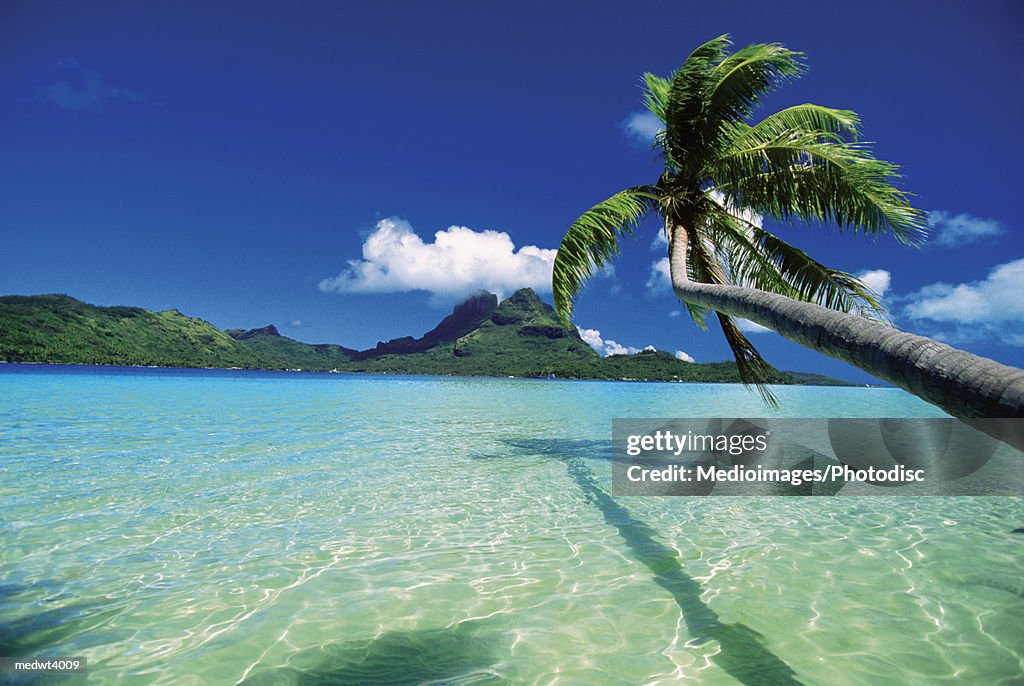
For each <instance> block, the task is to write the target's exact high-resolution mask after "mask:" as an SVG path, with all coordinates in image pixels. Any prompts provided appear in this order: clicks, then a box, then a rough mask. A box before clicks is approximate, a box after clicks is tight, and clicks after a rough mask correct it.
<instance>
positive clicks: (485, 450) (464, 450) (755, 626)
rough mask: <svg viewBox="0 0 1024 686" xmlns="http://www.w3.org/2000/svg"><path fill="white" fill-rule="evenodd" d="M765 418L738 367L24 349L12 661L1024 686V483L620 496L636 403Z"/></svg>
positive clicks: (909, 408)
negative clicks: (690, 379) (268, 364)
mask: <svg viewBox="0 0 1024 686" xmlns="http://www.w3.org/2000/svg"><path fill="white" fill-rule="evenodd" d="M778 395H779V398H780V400H781V402H782V410H781V411H780V412H779V415H780V416H792V417H820V416H834V417H840V416H847V417H928V416H941V415H940V413H939V412H938V410H936V409H934V408H932V407H931V406H929V405H927V404H925V403H923V402H921V401H918V400H916V399H915V398H912V397H910V396H908V395H907V394H905V393H903V392H901V391H898V390H893V389H870V388H821V387H782V388H779V389H778ZM765 415H766V411H765V409H764V407H763V406H762V405H761V404H760V401H759V400H758V399H757V397H756V395H752V394H749V393H747V392H746V391H744V390H743V389H742V388H741V387H738V386H730V385H698V384H641V383H606V382H567V381H530V380H506V379H458V378H443V379H436V378H415V377H384V376H362V375H317V374H288V373H256V372H228V371H185V370H176V371H170V370H144V369H131V370H124V369H102V368H53V367H29V366H23V365H17V366H15V365H0V475H2V479H0V534H2V538H3V542H4V543H3V548H2V552H0V655H76V656H85V657H87V658H88V661H89V673H88V675H87V677H72V678H70V679H58V680H55V682H56V683H76V682H85V683H90V684H115V683H117V684H237V683H244V684H250V685H263V684H320V683H325V684H326V683H333V684H415V683H444V684H503V683H517V684H581V685H587V684H641V683H649V684H668V683H679V682H682V683H693V684H709V685H711V684H737V683H741V684H766V685H767V684H771V685H775V684H808V685H810V684H829V685H836V684H850V685H860V684H887V685H888V684H895V685H899V684H908V685H909V684H944V683H945V684H954V683H956V684H961V683H978V684H981V683H985V684H1007V685H1008V684H1021V683H1024V681H1022V674H1024V630H1022V629H1021V622H1020V620H1021V617H1022V616H1024V581H1022V580H1021V576H1020V574H1019V566H1020V560H1021V557H1022V556H1021V553H1022V551H1024V536H1022V535H1020V534H1013V533H1011V532H1012V530H1013V529H1014V528H1017V527H1020V526H1024V503H1022V500H1021V499H1020V498H1009V497H974V498H966V497H963V498H953V497H924V498H911V497H894V498H893V497H890V498H863V497H849V498H847V497H836V498H782V497H775V498H655V497H632V498H625V497H615V498H613V497H612V496H610V495H609V492H610V481H611V467H610V463H609V455H610V431H611V420H612V418H616V417H715V416H732V417H743V416H750V417H756V416H765ZM7 678H8V679H10V680H11V681H12V682H14V683H32V682H31V681H29V680H27V679H26V680H23V681H18V680H15V679H14V678H13V677H7Z"/></svg>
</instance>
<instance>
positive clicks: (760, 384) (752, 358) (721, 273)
mask: <svg viewBox="0 0 1024 686" xmlns="http://www.w3.org/2000/svg"><path fill="white" fill-rule="evenodd" d="M689 246H690V250H689V253H690V254H689V260H688V262H687V267H688V269H687V271H688V273H689V275H690V278H691V279H693V280H695V281H698V282H701V283H715V284H719V285H725V284H727V283H728V275H727V274H726V273H725V270H724V268H723V265H722V263H721V262H720V261H719V259H718V256H717V255H716V254H715V252H714V250H715V246H714V245H713V244H712V242H711V240H710V237H709V236H707V235H706V234H704V233H703V232H693V233H692V234H691V236H690V242H689ZM715 314H716V315H717V316H718V323H719V326H721V328H722V333H723V334H725V341H726V343H728V344H729V349H730V350H732V354H733V357H734V358H735V360H736V369H737V371H738V372H739V375H740V381H742V382H743V385H744V386H748V387H749V386H754V387H755V388H756V389H757V392H758V393H759V394H760V396H761V399H762V400H763V401H764V402H765V403H766V404H767V405H770V406H772V407H775V406H776V405H777V404H778V401H777V400H776V398H775V395H774V394H773V393H772V392H771V390H770V389H769V388H768V387H767V386H766V385H765V384H767V383H768V382H769V381H771V380H772V372H774V371H775V370H774V368H773V367H772V366H771V365H770V364H768V362H766V361H765V359H764V358H763V357H761V353H759V352H758V351H757V348H755V347H754V344H753V343H751V342H750V341H749V340H748V339H747V337H746V336H744V335H743V332H741V331H740V330H739V327H737V326H736V323H735V322H734V321H733V320H732V318H731V317H729V316H727V315H724V314H722V313H721V312H716V313H715ZM691 316H692V311H691ZM695 319H696V318H695ZM698 323H699V324H702V325H703V318H702V319H701V321H699V322H698Z"/></svg>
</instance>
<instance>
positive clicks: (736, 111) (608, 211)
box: [552, 36, 926, 403]
mask: <svg viewBox="0 0 1024 686" xmlns="http://www.w3.org/2000/svg"><path fill="white" fill-rule="evenodd" d="M730 45H731V43H730V41H729V38H728V36H719V37H718V38H715V39H713V40H710V41H708V42H707V43H705V44H704V45H701V46H700V47H699V48H697V49H696V50H695V51H694V52H693V54H691V55H690V56H689V57H688V58H687V59H686V61H685V62H684V63H683V65H682V67H680V68H679V70H678V71H676V72H675V73H674V74H672V75H671V76H670V77H669V78H661V77H659V76H655V75H653V74H649V73H648V74H644V75H643V86H644V95H643V102H644V104H645V105H646V107H647V109H648V110H649V111H650V112H651V113H652V114H653V115H654V116H656V117H657V118H658V119H659V120H660V121H661V122H662V123H663V124H664V128H663V130H662V131H661V132H660V133H659V134H658V135H657V137H656V140H655V144H654V145H655V148H656V150H657V151H658V152H659V154H660V157H661V159H662V161H663V163H664V171H663V173H662V175H661V178H659V179H658V181H657V183H655V184H653V185H645V186H636V187H633V188H627V189H625V190H622V191H620V192H618V193H616V194H615V195H613V196H611V197H610V198H608V199H607V200H604V201H603V202H600V203H598V204H597V205H595V206H594V207H592V208H591V209H589V210H587V211H586V212H585V213H583V215H582V216H580V217H579V219H577V220H576V221H575V222H573V224H572V225H571V226H570V227H569V229H568V231H567V232H566V234H565V237H564V239H563V240H562V243H561V246H560V247H559V249H558V254H557V257H556V258H555V263H554V273H553V280H552V281H553V293H554V300H555V306H556V309H557V310H558V313H559V315H560V316H561V317H562V319H563V320H564V321H565V322H566V323H568V322H569V320H570V317H571V314H572V305H573V300H574V298H575V297H576V296H577V295H578V293H579V291H580V289H581V288H582V286H583V284H584V282H585V281H586V280H587V279H588V278H589V277H590V276H592V275H593V274H594V273H595V272H596V271H598V270H600V269H601V268H602V267H603V266H604V265H605V264H606V263H607V262H608V261H609V260H611V259H613V258H614V257H615V256H616V255H617V254H618V252H619V246H618V242H619V239H620V238H621V237H622V236H623V235H625V234H630V233H632V232H633V230H634V229H635V228H636V226H637V224H638V223H639V222H640V221H641V220H642V219H643V218H644V217H646V216H648V215H651V214H654V213H656V214H657V215H659V216H660V218H661V219H662V221H663V226H664V231H665V237H666V239H667V240H668V243H669V251H668V252H669V260H670V272H671V276H672V282H673V286H674V287H675V289H676V293H677V294H678V295H679V297H680V298H681V299H682V300H683V301H684V303H685V304H686V307H687V309H688V311H689V314H690V316H691V317H692V318H693V319H694V321H695V322H696V323H697V324H698V325H699V326H700V327H701V328H706V326H705V319H706V317H707V315H708V313H709V310H710V309H716V310H717V311H716V316H717V319H718V323H719V325H720V326H721V329H722V332H723V333H724V334H725V339H726V341H727V342H728V344H729V346H730V348H731V349H732V352H733V355H734V356H735V358H736V362H737V365H738V368H739V372H740V377H741V379H742V380H743V381H744V383H746V384H755V385H756V386H757V388H758V390H759V391H761V393H762V397H764V398H765V400H766V401H768V402H769V403H774V398H773V396H772V395H771V393H770V392H769V391H768V390H767V388H766V387H765V386H764V385H763V383H764V382H765V381H766V380H767V379H768V373H769V372H770V371H771V367H770V366H769V365H768V364H767V363H766V362H765V361H764V359H763V358H762V357H761V355H760V354H759V353H758V352H757V350H756V349H755V348H754V346H753V345H752V344H751V342H750V341H749V340H748V339H747V338H746V336H744V335H743V333H742V332H741V331H740V329H739V328H738V326H737V325H736V323H735V321H734V320H733V317H732V316H730V315H729V314H726V313H723V312H722V309H724V308H715V307H709V306H708V305H705V304H701V302H700V300H701V299H700V298H697V297H688V295H689V294H688V292H687V285H686V284H687V283H689V284H692V285H698V284H713V285H717V286H726V285H733V286H740V287H744V288H745V289H748V290H752V289H756V290H757V291H760V292H767V293H774V294H779V295H782V296H786V297H788V298H790V299H793V300H796V301H803V302H808V303H815V304H817V305H821V306H824V307H825V308H829V309H831V310H837V311H840V312H844V313H852V314H855V315H860V316H866V317H868V318H875V319H879V318H884V312H883V310H882V308H881V305H880V303H879V299H878V296H877V294H876V293H874V292H873V291H872V290H871V289H870V288H869V287H868V286H867V285H866V284H865V283H864V282H862V281H861V280H859V279H858V278H856V277H855V276H853V275H851V274H848V273H845V272H842V271H838V270H835V269H830V268H829V267H826V266H825V265H823V264H820V263H819V262H817V261H815V260H814V259H812V258H811V257H809V256H808V255H807V254H806V253H804V252H803V251H801V250H799V249H798V248H795V247H794V246H792V245H790V244H789V243H787V242H786V241H784V240H782V239H781V238H779V237H778V236H776V235H774V234H773V233H771V232H769V231H768V230H766V229H765V228H764V227H763V226H762V225H761V221H760V218H761V217H763V218H767V219H773V220H781V221H792V220H800V221H807V222H821V223H828V224H833V225H835V226H837V227H838V228H839V230H840V231H847V232H855V233H856V232H862V233H864V234H866V235H868V236H872V237H873V236H877V235H879V234H888V235H890V236H892V237H894V238H895V239H896V240H898V241H900V242H902V243H905V244H910V245H916V244H919V243H920V242H921V241H922V240H923V239H924V237H925V231H926V225H925V221H924V216H923V214H922V213H921V212H920V211H919V210H916V209H914V208H913V207H912V206H911V205H910V203H909V202H908V197H907V194H906V193H905V192H903V191H901V190H898V189H897V188H896V187H895V186H894V185H893V182H894V181H895V180H897V179H898V178H899V177H898V174H897V167H896V166H895V165H893V164H890V163H888V162H885V161H882V160H879V159H876V158H875V157H873V156H872V154H871V152H870V149H869V146H868V145H867V144H865V143H864V142H862V141H860V131H859V126H860V122H859V119H858V117H857V115H856V114H855V113H853V112H850V111H848V110H839V109H831V108H828V107H822V106H820V105H811V104H805V105H796V106H794V107H789V108H787V109H783V110H781V111H778V112H775V113H774V114H771V115H768V116H767V117H765V118H763V119H761V120H760V121H759V122H757V123H753V124H751V123H748V121H747V119H748V117H749V116H750V115H751V113H752V112H753V110H754V109H755V108H756V106H757V105H758V102H759V101H760V99H761V98H762V97H764V96H765V95H766V94H767V93H769V92H771V91H772V90H773V89H774V88H775V87H776V86H778V85H780V84H781V83H783V82H785V81H787V80H789V79H793V78H796V77H798V76H800V74H801V73H802V72H803V70H804V67H803V64H802V62H801V58H802V54H801V53H798V52H794V51H792V50H788V49H786V48H784V47H783V46H781V45H779V44H775V43H772V44H756V45H749V46H747V47H745V48H742V49H739V50H736V51H735V52H731V53H730V52H729V47H730Z"/></svg>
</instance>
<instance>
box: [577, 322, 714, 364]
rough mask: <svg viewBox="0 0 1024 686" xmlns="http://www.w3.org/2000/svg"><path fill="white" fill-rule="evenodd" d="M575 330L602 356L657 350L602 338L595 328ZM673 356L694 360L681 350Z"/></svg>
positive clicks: (685, 360)
mask: <svg viewBox="0 0 1024 686" xmlns="http://www.w3.org/2000/svg"><path fill="white" fill-rule="evenodd" d="M576 330H577V331H579V332H580V338H582V339H583V340H584V342H586V344H587V345H589V346H590V347H591V348H593V349H594V350H596V351H597V352H598V353H599V354H601V355H603V356H604V357H608V356H610V355H636V354H637V353H639V352H654V351H656V350H657V348H655V347H654V346H653V345H648V346H645V347H643V348H635V347H633V346H631V345H622V344H621V343H618V342H616V341H613V340H611V339H610V338H609V339H606V338H603V337H602V336H601V332H600V331H598V330H597V329H582V328H580V327H576ZM675 356H676V358H677V359H680V360H683V361H684V362H693V361H694V360H693V358H692V357H690V356H689V355H687V354H686V353H685V352H683V351H682V350H677V351H676V353H675Z"/></svg>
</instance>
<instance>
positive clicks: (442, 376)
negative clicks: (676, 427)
mask: <svg viewBox="0 0 1024 686" xmlns="http://www.w3.org/2000/svg"><path fill="white" fill-rule="evenodd" d="M0 365H2V366H0V371H2V370H4V369H5V368H11V367H14V368H41V369H47V368H63V369H69V368H71V369H80V370H85V369H98V370H116V369H123V370H138V371H141V370H146V369H150V370H161V371H167V372H175V371H182V372H243V373H256V374H304V375H318V376H326V377H331V376H385V377H412V378H417V379H498V380H508V381H585V382H602V383H657V384H706V385H710V386H740V387H743V384H741V383H737V382H734V381H690V380H681V379H678V380H672V381H666V380H661V379H577V378H572V377H558V376H556V377H555V378H553V379H548V378H538V377H533V376H514V375H507V376H500V375H486V374H411V373H407V372H360V371H349V370H336V371H320V370H313V369H265V368H244V367H169V366H162V365H142V364H93V363H88V362H20V361H19V362H10V361H8V360H0ZM769 385H771V386H814V387H818V388H876V389H879V388H880V389H893V390H896V387H895V386H890V385H877V384H854V383H850V384H843V385H831V384H813V383H800V384H792V383H791V384H769Z"/></svg>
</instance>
